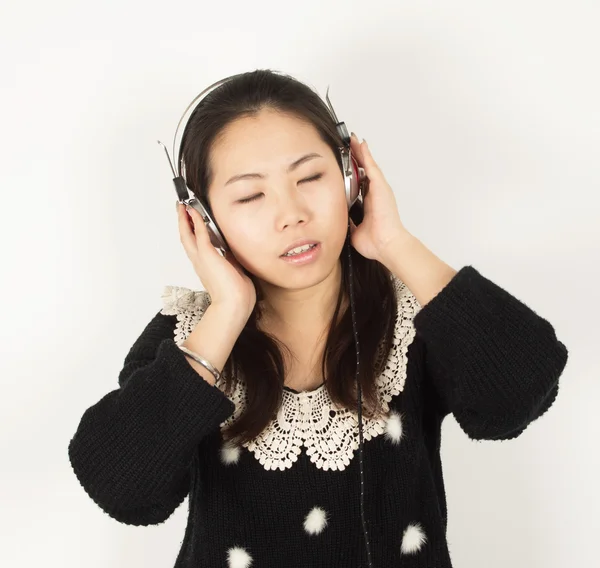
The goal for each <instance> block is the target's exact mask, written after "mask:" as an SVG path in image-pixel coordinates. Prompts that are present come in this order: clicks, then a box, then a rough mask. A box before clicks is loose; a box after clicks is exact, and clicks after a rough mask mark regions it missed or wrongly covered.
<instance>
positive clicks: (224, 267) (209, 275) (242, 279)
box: [177, 201, 256, 321]
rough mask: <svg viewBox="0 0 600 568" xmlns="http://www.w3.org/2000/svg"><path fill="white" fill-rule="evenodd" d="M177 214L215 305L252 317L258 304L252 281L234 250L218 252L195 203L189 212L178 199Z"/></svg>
mask: <svg viewBox="0 0 600 568" xmlns="http://www.w3.org/2000/svg"><path fill="white" fill-rule="evenodd" d="M177 216H178V221H179V235H180V241H181V244H182V245H183V248H184V249H185V252H186V254H187V256H188V258H189V259H190V261H191V262H192V266H193V267H194V270H195V272H196V274H197V275H198V278H200V281H201V282H202V285H203V286H204V288H206V291H207V292H208V294H209V295H210V298H211V304H217V305H225V306H230V307H232V309H236V308H239V310H240V311H241V315H243V316H245V317H246V319H248V317H250V314H251V313H252V310H253V309H254V305H255V304H256V288H255V286H254V283H253V282H252V280H250V278H248V276H247V275H246V274H245V273H244V269H243V267H242V266H241V265H240V263H239V262H238V261H237V259H236V258H235V257H234V256H233V253H232V252H231V251H229V250H228V251H226V253H225V256H221V255H220V254H219V252H217V249H216V248H215V247H214V246H213V244H212V243H211V242H210V236H209V234H208V228H207V226H206V224H205V223H204V219H203V218H202V215H200V213H198V211H196V210H195V209H194V208H193V207H191V206H190V207H187V211H186V205H185V204H183V203H181V202H179V201H178V202H177ZM244 321H245V320H244Z"/></svg>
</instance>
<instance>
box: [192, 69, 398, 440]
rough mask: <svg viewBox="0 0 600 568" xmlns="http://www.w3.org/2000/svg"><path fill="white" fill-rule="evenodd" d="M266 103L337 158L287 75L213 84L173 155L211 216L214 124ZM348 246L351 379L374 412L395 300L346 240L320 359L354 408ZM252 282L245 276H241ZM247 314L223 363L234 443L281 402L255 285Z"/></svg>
mask: <svg viewBox="0 0 600 568" xmlns="http://www.w3.org/2000/svg"><path fill="white" fill-rule="evenodd" d="M265 108H267V109H272V110H276V111H279V112H284V113H286V114H289V115H292V116H295V117H297V118H299V119H301V120H305V121H308V122H310V123H311V124H313V125H314V127H315V128H316V129H317V131H318V132H319V135H320V136H321V138H322V139H323V141H324V142H326V143H327V144H328V145H329V146H330V147H331V149H332V151H333V152H334V154H335V155H336V157H337V160H338V164H339V166H340V170H341V168H342V161H341V157H340V152H339V150H338V148H339V147H340V146H341V145H342V140H341V138H340V136H339V134H338V132H337V130H336V128H335V122H334V120H333V118H332V117H331V115H330V113H329V111H328V109H327V106H326V104H325V103H324V101H323V100H322V99H321V97H320V96H319V95H318V94H316V93H315V92H314V91H313V90H312V89H311V88H310V87H308V86H307V85H305V84H303V83H302V82H300V81H298V80H296V79H294V78H293V77H291V76H289V75H284V74H282V73H279V72H276V73H275V72H273V71H271V70H269V69H257V70H255V71H251V72H247V73H243V74H240V75H239V76H237V77H235V78H232V79H230V80H229V81H228V82H225V83H224V84H222V85H220V86H219V87H216V88H215V89H213V90H212V91H210V92H209V93H208V95H207V96H206V97H205V98H204V99H203V100H202V101H201V102H200V104H199V105H198V106H197V107H196V108H195V109H194V111H193V112H192V114H191V115H190V118H189V120H188V122H187V126H186V128H185V131H184V133H183V136H182V139H181V152H180V160H181V165H182V167H183V168H185V174H186V181H187V184H188V187H189V188H190V190H191V191H192V193H193V194H194V195H195V196H196V197H197V198H198V199H201V200H202V202H203V204H204V205H205V207H207V210H208V211H209V212H210V214H211V216H212V217H213V219H214V215H213V214H212V210H211V208H210V203H209V202H208V198H207V188H208V187H209V186H210V183H211V179H212V172H211V170H210V164H209V158H210V156H209V153H210V149H211V145H212V144H213V142H214V141H215V139H216V138H217V136H219V134H220V133H221V132H222V130H223V129H224V128H225V127H226V126H227V125H228V124H230V123H232V122H233V121H235V120H237V119H240V118H244V117H250V116H254V115H256V114H258V113H259V112H260V111H261V110H262V109H265ZM349 214H350V217H351V219H352V220H353V221H354V223H355V224H356V225H358V224H359V223H360V222H361V221H362V219H363V208H362V204H361V203H360V201H358V200H357V201H356V202H355V203H354V205H353V206H352V208H351V209H350V213H349ZM348 247H349V248H350V254H352V265H353V274H352V278H353V288H354V307H355V314H356V327H357V331H358V337H359V345H360V374H359V381H360V385H361V390H362V401H363V414H364V415H365V416H368V417H379V416H381V414H382V408H381V405H380V402H381V401H380V400H379V398H378V396H377V390H376V383H375V380H376V378H377V376H378V375H379V374H380V373H381V372H382V370H383V367H384V365H385V363H386V359H387V355H388V353H389V350H390V349H391V347H392V344H393V338H394V324H395V320H396V310H397V302H396V296H395V292H394V286H393V282H392V281H391V274H390V271H389V270H388V269H387V268H386V267H385V266H383V265H382V264H381V263H379V262H377V261H374V260H370V259H367V258H365V257H363V256H362V255H361V254H359V253H358V252H357V251H356V250H355V249H354V247H352V246H351V245H350V244H349V242H348V235H347V243H346V246H345V247H344V249H343V251H342V254H341V266H342V282H341V286H340V291H339V294H338V299H337V304H336V307H335V312H334V314H333V316H332V319H331V321H330V324H329V331H328V335H327V340H326V344H325V350H324V356H323V361H322V365H321V372H322V376H323V377H324V382H325V388H326V389H327V391H328V393H329V396H330V397H331V399H332V400H333V401H334V402H335V403H336V404H338V405H339V406H342V407H345V408H350V409H356V408H358V393H357V392H356V381H355V377H356V351H355V344H354V333H353V327H352V313H351V310H350V309H347V310H345V312H344V313H343V314H341V317H340V314H339V312H340V306H341V304H342V300H343V297H344V292H345V293H346V297H348V298H349V296H350V289H349V286H350V274H349V270H348V252H347V251H348ZM249 277H250V278H251V279H253V282H254V283H255V285H256V280H255V279H254V278H253V275H251V274H249ZM256 288H257V301H256V306H255V308H254V310H253V311H252V314H251V315H250V317H249V318H248V321H247V322H246V325H245V327H244V329H243V330H242V332H241V334H240V335H239V337H238V339H237V341H236V343H235V345H234V347H233V350H232V352H231V354H230V356H229V358H228V360H227V362H226V364H225V368H224V369H223V378H224V380H225V383H224V392H225V393H227V394H231V392H232V389H233V386H234V380H235V377H236V369H243V375H244V378H245V389H246V396H247V405H246V408H245V410H244V412H243V413H242V414H241V415H240V416H239V417H238V419H237V420H236V421H235V422H233V423H232V424H230V425H229V426H228V428H227V430H226V431H224V432H223V435H224V438H225V439H228V440H233V439H235V441H236V442H238V443H244V442H248V441H250V440H252V439H254V438H255V437H256V436H258V435H259V434H260V433H261V432H262V431H263V430H264V428H265V427H266V426H267V425H268V423H269V421H270V420H271V419H273V418H274V417H275V416H276V413H277V411H278V410H279V408H280V405H281V403H282V400H283V384H284V362H283V358H282V350H286V352H289V349H288V348H287V346H286V345H284V344H283V343H282V342H281V341H279V340H278V339H277V338H275V337H274V336H272V335H271V334H268V333H266V332H263V331H262V330H260V329H258V327H257V321H258V320H259V319H260V317H261V309H260V306H259V302H260V300H261V299H262V297H261V290H260V287H259V286H256Z"/></svg>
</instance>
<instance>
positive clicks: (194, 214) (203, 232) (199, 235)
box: [187, 206, 212, 247]
mask: <svg viewBox="0 0 600 568" xmlns="http://www.w3.org/2000/svg"><path fill="white" fill-rule="evenodd" d="M187 211H188V213H189V215H190V219H191V220H192V224H193V227H194V235H195V237H196V242H197V243H200V244H201V245H202V246H210V247H212V243H211V242H210V236H209V235H208V228H207V227H206V223H205V222H204V219H203V218H202V215H200V213H198V211H196V210H195V209H194V208H193V207H190V206H188V207H187Z"/></svg>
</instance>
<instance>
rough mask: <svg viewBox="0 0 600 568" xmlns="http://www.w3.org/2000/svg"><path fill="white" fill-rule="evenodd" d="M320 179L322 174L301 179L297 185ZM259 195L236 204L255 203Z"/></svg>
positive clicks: (239, 200)
mask: <svg viewBox="0 0 600 568" xmlns="http://www.w3.org/2000/svg"><path fill="white" fill-rule="evenodd" d="M322 177H323V174H316V175H314V176H312V177H309V178H304V179H301V180H300V181H299V182H298V183H303V182H305V181H317V180H318V179H321V178H322ZM261 195H262V193H257V194H256V195H253V196H252V197H247V198H246V199H238V201H237V202H238V203H249V202H250V201H255V200H256V199H258V198H259V197H260V196H261Z"/></svg>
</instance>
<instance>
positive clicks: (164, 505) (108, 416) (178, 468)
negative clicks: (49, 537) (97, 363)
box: [68, 312, 235, 525]
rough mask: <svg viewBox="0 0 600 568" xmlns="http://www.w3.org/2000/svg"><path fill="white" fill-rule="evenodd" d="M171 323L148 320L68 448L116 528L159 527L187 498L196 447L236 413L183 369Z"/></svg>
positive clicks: (169, 317)
mask: <svg viewBox="0 0 600 568" xmlns="http://www.w3.org/2000/svg"><path fill="white" fill-rule="evenodd" d="M176 323H177V317H176V316H175V315H164V314H162V313H161V312H158V313H157V314H156V315H155V316H154V318H153V319H152V320H151V321H150V323H148V324H147V326H146V327H145V329H144V330H143V332H142V334H141V335H140V336H139V337H138V339H137V340H136V341H135V343H134V344H133V346H132V347H131V349H130V350H129V353H128V354H127V356H126V358H125V362H124V366H123V368H122V370H121V371H120V373H119V377H118V382H119V388H118V389H115V390H113V391H111V392H109V393H108V394H106V395H105V396H103V397H102V398H101V399H100V400H99V401H98V402H97V403H95V404H94V405H93V406H91V407H90V408H88V409H87V410H86V411H85V412H84V413H83V416H82V418H81V420H80V422H79V426H78V428H77V430H76V432H75V435H74V436H73V438H72V439H71V440H70V442H69V447H68V453H69V459H70V462H71V465H72V468H73V470H74V473H75V475H76V476H77V478H78V479H79V482H80V483H81V485H82V486H83V488H84V489H85V491H86V493H87V494H88V495H89V496H90V497H91V499H92V500H93V501H94V502H95V503H96V504H97V505H99V506H100V507H101V508H102V509H103V510H104V511H106V512H107V513H108V514H109V515H110V516H111V517H113V518H114V519H116V520H117V521H120V522H122V523H126V524H131V525H149V524H159V523H162V522H164V521H165V520H166V519H167V518H168V517H169V516H170V515H171V514H172V513H173V512H174V510H175V509H176V508H177V507H178V506H179V505H180V504H181V503H182V502H183V500H184V499H185V497H186V496H187V494H188V492H189V487H190V479H191V471H190V464H191V463H192V460H193V458H194V455H195V454H194V453H195V452H196V451H197V450H198V448H197V446H198V444H199V443H200V442H201V441H202V439H203V438H204V437H205V436H207V435H208V434H209V433H210V432H213V431H214V430H216V429H218V428H219V426H220V424H221V423H222V422H224V421H225V420H226V419H227V418H228V417H229V416H230V415H231V414H232V413H233V411H234V409H235V406H234V404H233V402H232V401H231V400H230V399H229V398H228V397H227V396H225V394H224V393H222V392H221V391H220V390H219V389H218V388H217V387H215V386H212V385H210V384H209V383H208V382H206V381H205V380H204V379H203V378H202V377H200V376H199V375H198V373H197V372H196V371H195V370H194V369H193V367H192V366H191V365H190V364H189V363H188V361H187V359H186V357H185V355H184V354H183V352H182V351H181V350H180V349H179V347H178V346H177V344H176V343H175V340H174V331H173V330H174V329H175V325H176Z"/></svg>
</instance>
